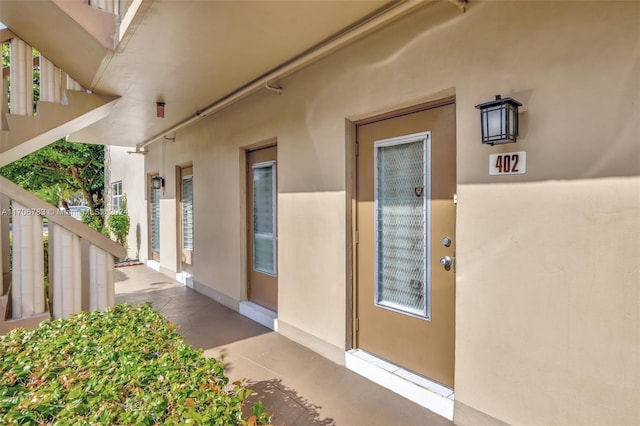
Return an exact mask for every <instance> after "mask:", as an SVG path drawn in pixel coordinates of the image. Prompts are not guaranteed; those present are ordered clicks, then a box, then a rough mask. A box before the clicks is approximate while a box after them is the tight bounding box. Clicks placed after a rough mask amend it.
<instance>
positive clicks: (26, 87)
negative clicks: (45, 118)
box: [10, 37, 33, 115]
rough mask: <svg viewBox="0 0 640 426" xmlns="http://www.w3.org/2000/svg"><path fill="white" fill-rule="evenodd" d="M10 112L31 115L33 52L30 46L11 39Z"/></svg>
mask: <svg viewBox="0 0 640 426" xmlns="http://www.w3.org/2000/svg"><path fill="white" fill-rule="evenodd" d="M10 64H11V114H19V115H33V54H32V50H31V46H29V45H28V44H27V43H25V42H24V41H22V40H20V39H19V38H17V37H14V38H13V39H11V62H10Z"/></svg>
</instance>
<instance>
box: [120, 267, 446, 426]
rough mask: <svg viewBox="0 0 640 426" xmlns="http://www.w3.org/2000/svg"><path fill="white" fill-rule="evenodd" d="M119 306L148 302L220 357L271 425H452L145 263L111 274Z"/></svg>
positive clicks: (208, 352)
mask: <svg viewBox="0 0 640 426" xmlns="http://www.w3.org/2000/svg"><path fill="white" fill-rule="evenodd" d="M122 302H128V303H130V304H137V303H142V302H151V303H152V306H153V307H154V308H155V309H157V310H159V311H160V312H161V313H162V314H163V315H164V316H165V317H166V318H167V319H169V320H171V321H173V322H174V323H176V324H178V325H179V326H180V327H181V333H182V334H183V335H184V337H185V339H186V341H187V342H188V343H190V344H191V345H193V346H196V347H200V348H203V349H204V350H205V354H206V355H207V356H212V357H219V356H220V355H224V357H225V361H226V364H227V375H228V376H229V378H230V379H231V380H232V381H234V380H237V379H242V378H244V379H247V381H248V384H249V385H250V387H252V388H253V389H254V390H255V391H256V392H257V395H255V396H254V397H252V398H254V399H256V398H257V399H261V400H263V402H264V404H265V406H266V407H267V409H268V410H269V411H270V412H274V413H275V417H274V418H273V421H274V424H275V425H286V426H296V425H297V426H303V425H304V426H313V425H340V426H342V425H344V426H360V425H362V426H364V425H367V426H372V425H381V426H382V425H384V426H392V425H416V426H418V425H420V426H427V425H433V426H444V425H449V426H450V425H452V424H453V423H451V422H449V421H448V420H446V419H444V418H443V417H440V416H438V415H436V414H433V413H432V412H430V411H429V410H427V409H425V408H422V407H420V406H419V405H417V404H414V403H412V402H410V401H408V400H406V399H404V398H402V397H400V396H398V395H396V394H394V393H392V392H390V391H388V390H386V389H384V388H382V387H380V386H378V385H376V384H374V383H372V382H370V381H369V380H366V379H364V378H363V377H360V376H359V375H357V374H355V373H353V372H351V371H349V370H347V369H346V368H344V367H343V366H340V365H337V364H335V363H333V362H331V361H329V360H327V359H326V358H324V357H322V356H321V355H318V354H316V353H315V352H312V351H311V350H309V349H307V348H305V347H303V346H301V345H299V344H297V343H295V342H293V341H291V340H289V339H287V338H285V337H283V336H282V335H280V334H278V333H275V332H273V331H271V330H269V329H267V328H265V327H263V326H261V325H259V324H257V323H255V322H253V321H252V320H250V319H248V318H246V317H244V316H242V315H240V314H239V313H237V312H235V311H233V310H231V309H229V308H227V307H225V306H223V305H221V304H219V303H217V302H215V301H213V300H212V299H210V298H208V297H206V296H203V295H201V294H200V293H198V292H196V291H194V290H192V289H190V288H188V287H184V286H183V285H181V284H179V283H178V282H176V281H173V280H171V279H170V278H168V277H167V276H165V275H163V274H160V273H158V272H155V271H154V270H152V269H149V268H147V267H146V266H130V267H125V268H118V269H117V270H116V303H122Z"/></svg>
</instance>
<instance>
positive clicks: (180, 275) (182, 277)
mask: <svg viewBox="0 0 640 426" xmlns="http://www.w3.org/2000/svg"><path fill="white" fill-rule="evenodd" d="M176 281H178V282H179V283H181V284H182V285H186V286H187V287H191V288H193V276H192V275H191V274H190V273H188V272H184V271H183V272H176Z"/></svg>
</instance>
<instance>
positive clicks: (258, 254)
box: [253, 162, 276, 275]
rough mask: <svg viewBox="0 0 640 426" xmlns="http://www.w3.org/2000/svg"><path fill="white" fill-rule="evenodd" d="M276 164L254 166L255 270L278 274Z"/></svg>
mask: <svg viewBox="0 0 640 426" xmlns="http://www.w3.org/2000/svg"><path fill="white" fill-rule="evenodd" d="M275 167H276V166H275V163H273V162H268V163H259V164H255V165H254V166H253V268H254V269H255V270H256V271H258V272H264V273H267V274H271V275H275V273H276V235H275V220H276V194H275V192H276V180H275V179H276V170H275Z"/></svg>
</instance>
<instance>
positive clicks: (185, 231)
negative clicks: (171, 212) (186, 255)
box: [182, 176, 193, 251]
mask: <svg viewBox="0 0 640 426" xmlns="http://www.w3.org/2000/svg"><path fill="white" fill-rule="evenodd" d="M182 248H183V249H184V250H189V251H193V177H191V176H189V177H185V178H184V179H182Z"/></svg>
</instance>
